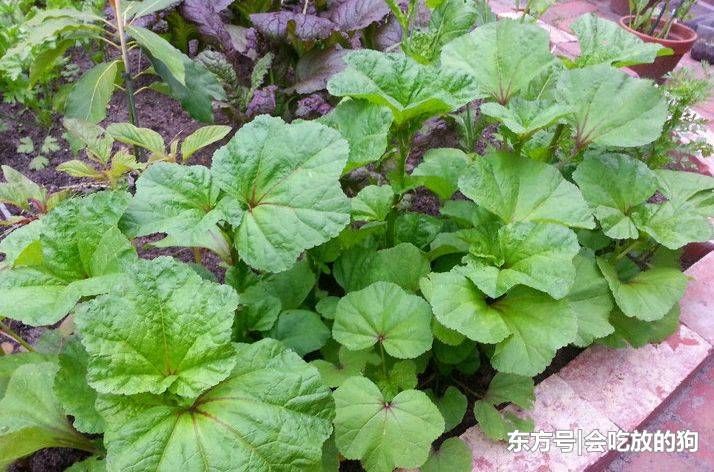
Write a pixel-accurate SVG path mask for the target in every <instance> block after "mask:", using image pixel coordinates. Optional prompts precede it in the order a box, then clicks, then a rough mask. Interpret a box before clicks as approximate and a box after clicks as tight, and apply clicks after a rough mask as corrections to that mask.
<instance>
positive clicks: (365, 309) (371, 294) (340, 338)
mask: <svg viewBox="0 0 714 472" xmlns="http://www.w3.org/2000/svg"><path fill="white" fill-rule="evenodd" d="M332 335H333V337H334V338H335V340H337V342H339V343H340V344H342V345H343V346H345V347H347V349H350V350H353V351H359V350H362V349H367V348H369V347H371V346H373V345H374V344H376V343H379V344H381V346H383V347H384V350H385V351H387V354H389V355H390V356H393V357H397V358H399V359H413V358H415V357H417V356H419V355H421V354H423V353H424V352H426V351H428V350H429V349H430V348H431V342H432V335H431V309H430V308H429V304H428V303H426V302H425V301H424V299H423V298H421V297H418V296H416V295H411V294H409V293H407V292H405V291H404V289H402V288H401V287H399V286H398V285H396V284H393V283H391V282H375V283H374V284H372V285H370V286H368V287H367V288H365V289H363V290H360V291H358V292H351V293H348V294H347V295H345V296H344V297H343V298H342V299H341V300H340V301H339V303H338V304H337V312H336V313H335V323H334V324H333V326H332Z"/></svg>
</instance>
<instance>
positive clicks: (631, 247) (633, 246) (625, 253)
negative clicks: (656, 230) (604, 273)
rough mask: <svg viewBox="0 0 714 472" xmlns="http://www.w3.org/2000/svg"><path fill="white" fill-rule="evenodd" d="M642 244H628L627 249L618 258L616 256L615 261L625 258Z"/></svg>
mask: <svg viewBox="0 0 714 472" xmlns="http://www.w3.org/2000/svg"><path fill="white" fill-rule="evenodd" d="M639 244H640V241H639V240H636V241H633V242H631V243H630V244H628V245H627V246H626V247H625V249H623V250H622V251H620V252H619V253H618V254H617V255H616V256H615V259H614V260H615V261H619V260H620V259H622V258H623V257H625V256H626V255H627V254H628V253H629V252H631V251H632V250H633V249H634V248H636V247H637V246H638V245H639Z"/></svg>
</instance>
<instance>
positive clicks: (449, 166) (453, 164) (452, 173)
mask: <svg viewBox="0 0 714 472" xmlns="http://www.w3.org/2000/svg"><path fill="white" fill-rule="evenodd" d="M470 162H471V158H470V157H469V155H468V154H466V153H465V152H463V151H462V150H460V149H455V148H437V149H429V150H428V151H427V152H426V154H424V158H423V160H422V162H421V164H419V165H418V166H417V167H416V168H415V169H414V171H413V172H412V173H411V180H412V182H414V183H415V184H416V185H422V186H424V187H426V188H428V189H429V190H431V191H432V192H434V193H435V194H436V195H438V196H439V198H440V199H442V200H448V199H450V198H451V197H452V196H453V195H454V193H456V191H457V190H458V187H459V185H458V184H459V177H461V175H462V174H463V172H464V170H465V169H466V167H467V166H468V165H469V163H470Z"/></svg>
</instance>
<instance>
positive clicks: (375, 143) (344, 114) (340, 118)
mask: <svg viewBox="0 0 714 472" xmlns="http://www.w3.org/2000/svg"><path fill="white" fill-rule="evenodd" d="M318 122H320V123H322V124H325V125H327V126H329V127H330V128H334V129H336V130H337V131H339V132H340V134H341V135H342V137H343V138H345V140H346V141H347V142H348V143H349V145H350V154H349V158H348V159H347V165H346V166H345V168H344V170H343V171H342V172H343V173H345V172H348V171H350V170H352V169H356V168H357V167H362V166H363V165H365V164H369V163H370V162H375V161H378V160H380V159H381V158H382V156H383V155H384V153H385V151H386V150H387V144H388V141H387V139H388V135H389V127H390V126H391V124H392V114H391V113H390V112H389V109H388V108H386V107H383V106H380V105H375V104H373V103H370V102H368V101H366V100H342V101H341V102H340V103H338V104H337V106H336V107H335V108H334V110H332V111H331V112H330V113H329V114H327V115H325V116H324V117H322V118H320V119H319V120H318Z"/></svg>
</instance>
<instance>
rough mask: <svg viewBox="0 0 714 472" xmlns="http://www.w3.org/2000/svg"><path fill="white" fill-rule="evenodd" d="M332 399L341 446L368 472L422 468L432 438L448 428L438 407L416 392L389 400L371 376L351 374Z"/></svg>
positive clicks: (389, 471)
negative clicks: (396, 468) (351, 376)
mask: <svg viewBox="0 0 714 472" xmlns="http://www.w3.org/2000/svg"><path fill="white" fill-rule="evenodd" d="M334 398H335V405H336V414H335V439H336V442H337V448H338V449H339V451H340V453H341V454H342V455H343V456H345V457H346V458H347V459H359V460H360V461H361V462H362V464H363V465H364V467H365V469H366V470H367V471H368V472H391V471H392V470H393V469H394V468H395V467H407V468H408V467H419V466H420V465H422V464H423V463H424V462H426V460H427V457H428V454H429V448H430V446H431V443H432V441H434V440H435V439H436V438H437V437H439V435H440V434H441V433H442V432H443V431H444V420H443V419H442V417H441V414H440V413H439V410H438V409H437V408H436V406H434V404H433V403H432V402H431V401H430V400H429V397H427V396H426V394H425V393H423V392H420V391H418V390H406V391H404V392H401V393H399V394H398V395H397V396H395V397H394V398H392V399H391V400H390V401H386V400H385V398H384V396H383V395H382V392H380V391H379V389H378V388H377V386H376V385H374V384H373V383H372V382H371V381H370V380H368V379H366V378H364V377H353V378H351V379H348V380H347V381H346V382H344V383H343V384H342V386H341V387H340V388H338V389H337V390H336V391H335V393H334ZM405 444H409V447H404V445H405Z"/></svg>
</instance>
